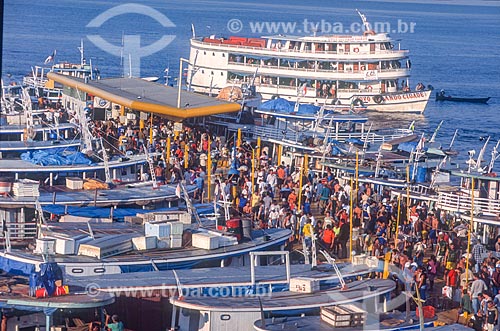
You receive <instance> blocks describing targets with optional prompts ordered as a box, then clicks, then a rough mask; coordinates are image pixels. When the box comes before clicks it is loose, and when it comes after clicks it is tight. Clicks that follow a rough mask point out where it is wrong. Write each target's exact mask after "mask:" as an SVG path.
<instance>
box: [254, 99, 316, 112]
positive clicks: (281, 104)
mask: <svg viewBox="0 0 500 331" xmlns="http://www.w3.org/2000/svg"><path fill="white" fill-rule="evenodd" d="M259 109H261V110H274V111H281V112H286V113H291V112H293V111H294V110H295V102H291V101H288V100H286V99H283V98H276V99H272V100H269V101H266V102H264V103H262V104H261V105H260V106H259ZM319 109H320V107H318V106H314V105H311V104H299V109H298V113H299V114H316V113H317V112H318V111H319Z"/></svg>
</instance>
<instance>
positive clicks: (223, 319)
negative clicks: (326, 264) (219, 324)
mask: <svg viewBox="0 0 500 331" xmlns="http://www.w3.org/2000/svg"><path fill="white" fill-rule="evenodd" d="M220 319H221V320H222V321H229V320H230V319H231V315H228V314H223V315H220Z"/></svg>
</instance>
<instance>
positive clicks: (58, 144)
mask: <svg viewBox="0 0 500 331" xmlns="http://www.w3.org/2000/svg"><path fill="white" fill-rule="evenodd" d="M80 144H81V142H80V140H75V141H61V140H47V141H36V142H35V141H0V153H2V152H19V153H21V152H24V151H30V150H40V149H50V148H69V147H79V146H80ZM23 162H24V161H23Z"/></svg>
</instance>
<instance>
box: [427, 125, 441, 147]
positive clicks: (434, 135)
mask: <svg viewBox="0 0 500 331" xmlns="http://www.w3.org/2000/svg"><path fill="white" fill-rule="evenodd" d="M443 122H444V121H443V120H442V121H441V122H439V124H438V126H437V128H436V130H434V133H433V134H432V137H431V139H429V144H432V143H433V142H435V141H436V136H437V134H438V132H439V129H441V125H443Z"/></svg>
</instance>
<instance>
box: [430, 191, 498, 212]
mask: <svg viewBox="0 0 500 331" xmlns="http://www.w3.org/2000/svg"><path fill="white" fill-rule="evenodd" d="M438 206H439V207H440V208H442V209H445V210H448V211H458V212H470V211H471V208H472V199H471V196H470V194H464V192H453V193H450V192H441V193H439V198H438ZM474 213H476V214H479V213H482V214H483V215H491V216H497V215H499V214H500V200H498V199H490V198H476V197H474Z"/></svg>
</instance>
